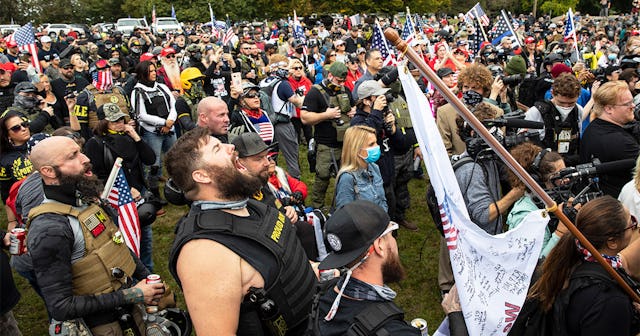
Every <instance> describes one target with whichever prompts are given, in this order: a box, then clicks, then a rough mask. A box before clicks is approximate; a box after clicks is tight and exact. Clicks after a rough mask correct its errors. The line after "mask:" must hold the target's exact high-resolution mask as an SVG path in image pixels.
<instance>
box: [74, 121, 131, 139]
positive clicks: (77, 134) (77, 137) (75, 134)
mask: <svg viewBox="0 0 640 336" xmlns="http://www.w3.org/2000/svg"><path fill="white" fill-rule="evenodd" d="M123 120H124V118H123ZM65 137H67V138H69V139H72V140H76V139H80V133H78V132H73V133H69V134H67V135H65Z"/></svg>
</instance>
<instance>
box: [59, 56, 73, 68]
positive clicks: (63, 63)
mask: <svg viewBox="0 0 640 336" xmlns="http://www.w3.org/2000/svg"><path fill="white" fill-rule="evenodd" d="M69 65H71V60H70V59H68V58H63V59H61V60H60V64H58V66H59V67H61V68H64V67H68V66H69Z"/></svg>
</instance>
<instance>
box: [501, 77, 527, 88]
mask: <svg viewBox="0 0 640 336" xmlns="http://www.w3.org/2000/svg"><path fill="white" fill-rule="evenodd" d="M500 79H502V83H504V85H507V86H512V87H513V86H518V85H520V83H522V81H523V80H524V77H523V76H522V75H511V76H505V75H502V76H500Z"/></svg>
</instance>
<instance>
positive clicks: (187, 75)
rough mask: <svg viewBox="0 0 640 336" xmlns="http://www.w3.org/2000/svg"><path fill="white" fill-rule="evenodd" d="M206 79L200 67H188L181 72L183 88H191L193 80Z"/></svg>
mask: <svg viewBox="0 0 640 336" xmlns="http://www.w3.org/2000/svg"><path fill="white" fill-rule="evenodd" d="M194 79H204V75H203V74H202V72H200V70H199V69H198V68H193V67H192V68H186V69H184V70H182V73H180V82H181V83H182V89H183V90H189V89H191V82H190V81H191V80H194Z"/></svg>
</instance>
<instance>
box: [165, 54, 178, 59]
mask: <svg viewBox="0 0 640 336" xmlns="http://www.w3.org/2000/svg"><path fill="white" fill-rule="evenodd" d="M164 58H176V54H169V55H167V56H165V57H164Z"/></svg>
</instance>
